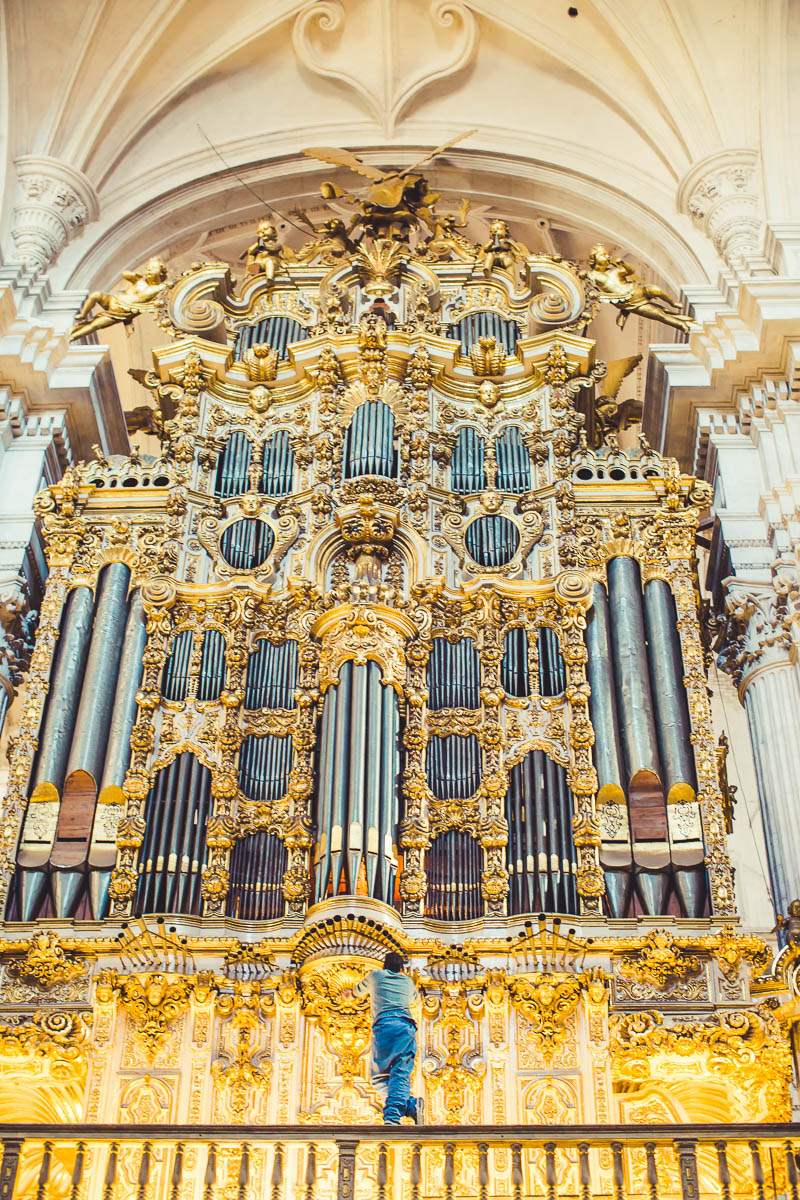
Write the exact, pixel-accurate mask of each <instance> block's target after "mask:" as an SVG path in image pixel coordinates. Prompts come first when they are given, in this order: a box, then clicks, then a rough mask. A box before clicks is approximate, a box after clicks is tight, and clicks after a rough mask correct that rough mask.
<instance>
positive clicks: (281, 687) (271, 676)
mask: <svg viewBox="0 0 800 1200" xmlns="http://www.w3.org/2000/svg"><path fill="white" fill-rule="evenodd" d="M296 687H297V642H295V641H293V640H289V641H286V642H281V643H279V644H278V645H275V644H274V643H273V642H270V641H268V640H267V639H266V638H262V639H261V640H260V641H259V643H258V646H257V648H256V649H255V650H254V651H253V653H252V654H251V655H250V658H249V661H248V664H247V683H246V686H245V694H244V706H245V708H246V709H247V710H250V711H252V710H253V709H260V708H294V706H295V696H294V692H295V688H296Z"/></svg>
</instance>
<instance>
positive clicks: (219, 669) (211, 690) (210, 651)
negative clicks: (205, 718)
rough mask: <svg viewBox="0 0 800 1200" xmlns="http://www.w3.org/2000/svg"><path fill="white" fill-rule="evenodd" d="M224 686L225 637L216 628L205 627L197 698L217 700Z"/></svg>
mask: <svg viewBox="0 0 800 1200" xmlns="http://www.w3.org/2000/svg"><path fill="white" fill-rule="evenodd" d="M224 686H225V637H224V635H223V634H222V633H220V631H219V630H218V629H207V630H206V632H205V633H204V634H203V651H202V655H201V658H200V678H199V680H198V681H197V699H198V700H203V701H205V700H218V699H219V696H220V693H221V692H222V689H223V687H224Z"/></svg>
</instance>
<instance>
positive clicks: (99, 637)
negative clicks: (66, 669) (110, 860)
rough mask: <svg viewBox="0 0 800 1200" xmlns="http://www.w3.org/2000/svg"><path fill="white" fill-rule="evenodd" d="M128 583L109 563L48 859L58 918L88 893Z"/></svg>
mask: <svg viewBox="0 0 800 1200" xmlns="http://www.w3.org/2000/svg"><path fill="white" fill-rule="evenodd" d="M129 581H130V570H129V568H128V567H127V566H125V564H124V563H111V564H110V565H109V566H107V567H106V568H105V569H104V570H103V571H102V572H101V575H100V579H99V589H98V590H99V599H98V602H97V608H96V613H95V619H94V626H93V629H92V636H91V642H90V646H89V654H88V659H87V663H86V670H85V672H84V677H83V685H82V690H81V695H80V702H79V704H78V713H77V717H76V719H75V730H74V733H73V735H72V745H71V747H70V754H69V760H68V763H67V776H66V780H65V783H64V792H63V795H62V798H61V805H60V809H59V817H58V825H57V827H56V836H55V842H54V846H53V852H52V854H51V855H50V882H51V888H52V892H53V906H54V909H55V915H56V916H57V917H70V916H74V914H75V911H76V909H77V906H78V902H79V900H80V899H81V895H82V892H83V890H84V883H85V879H86V868H87V862H86V860H87V853H88V848H89V837H90V834H91V828H92V823H93V818H94V809H95V800H96V796H97V788H98V783H99V781H100V773H101V770H102V768H103V763H104V759H105V751H106V747H107V744H108V734H109V729H110V725H111V715H112V710H113V705H114V695H115V690H116V683H117V672H118V667H119V660H120V655H121V653H122V647H123V630H124V627H125V619H126V613H127V597H128V583H129Z"/></svg>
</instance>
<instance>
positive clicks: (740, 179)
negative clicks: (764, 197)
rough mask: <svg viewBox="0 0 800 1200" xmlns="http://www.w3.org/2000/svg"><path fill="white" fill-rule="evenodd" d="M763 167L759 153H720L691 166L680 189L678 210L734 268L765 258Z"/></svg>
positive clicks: (739, 150) (729, 151)
mask: <svg viewBox="0 0 800 1200" xmlns="http://www.w3.org/2000/svg"><path fill="white" fill-rule="evenodd" d="M758 167H759V163H758V151H757V150H747V149H744V148H742V149H734V150H721V151H719V152H718V153H716V154H710V155H709V156H708V157H707V158H704V159H701V161H700V162H697V163H695V164H694V166H692V167H690V168H689V170H688V171H687V173H686V174H685V175H684V177H683V179H682V180H681V182H680V185H679V187H678V209H679V211H680V212H682V213H686V214H687V215H688V216H690V217H691V218H692V220H693V221H694V224H695V225H696V226H697V228H698V229H702V231H703V232H704V233H705V234H706V235H707V236H708V237H709V238H710V239H711V241H712V242H713V243H714V246H715V247H716V249H717V251H718V253H719V254H720V255H721V256H722V257H723V258H724V259H725V261H726V262H727V264H728V265H729V266H730V267H731V268H733V269H734V270H736V269H741V268H742V267H743V266H745V265H750V264H751V263H752V262H753V260H760V259H761V202H760V190H761V189H760V186H759V178H758V174H759V172H758Z"/></svg>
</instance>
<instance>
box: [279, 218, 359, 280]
mask: <svg viewBox="0 0 800 1200" xmlns="http://www.w3.org/2000/svg"><path fill="white" fill-rule="evenodd" d="M292 211H293V213H294V215H295V216H297V217H300V219H301V220H303V221H305V223H306V224H307V225H308V226H309V228H310V230H311V232H312V234H313V235H314V236H313V237H312V239H311V241H310V242H306V243H305V245H304V246H301V247H300V249H299V250H298V251H297V254H296V259H297V261H298V262H299V263H310V262H313V261H314V259H315V258H318V259H319V260H320V262H322V263H324V264H325V265H326V266H335V265H336V263H338V262H341V261H342V259H343V258H345V257H346V256H347V255H348V254H352V253H354V251H355V248H356V247H355V243H354V242H353V241H352V240H351V239H350V237H349V236H348V231H347V227H346V225H345V223H344V221H343V220H342V219H341V217H329V218H328V220H327V221H323V222H322V224H321V225H319V226H315V225H314V224H313V223H312V222H311V220H310V219H309V217H308V215H307V214H306V213H305V212H304V211H303V209H298V208H295V209H293V210H292Z"/></svg>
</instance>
